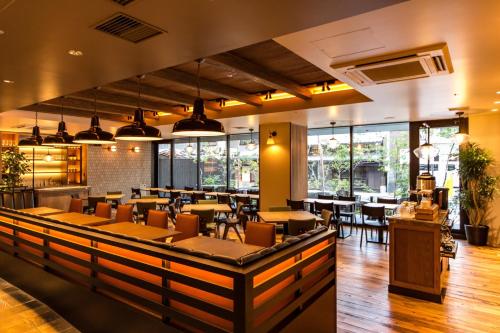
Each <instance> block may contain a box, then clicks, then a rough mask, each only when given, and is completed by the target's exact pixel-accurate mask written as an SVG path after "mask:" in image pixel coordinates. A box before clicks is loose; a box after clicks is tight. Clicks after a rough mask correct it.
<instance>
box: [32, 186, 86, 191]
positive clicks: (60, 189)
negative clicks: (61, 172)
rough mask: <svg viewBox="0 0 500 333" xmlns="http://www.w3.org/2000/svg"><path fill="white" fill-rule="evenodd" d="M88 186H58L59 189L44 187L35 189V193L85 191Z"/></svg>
mask: <svg viewBox="0 0 500 333" xmlns="http://www.w3.org/2000/svg"><path fill="white" fill-rule="evenodd" d="M89 188H90V186H59V187H46V188H37V189H35V191H37V192H62V191H74V190H87V189H89Z"/></svg>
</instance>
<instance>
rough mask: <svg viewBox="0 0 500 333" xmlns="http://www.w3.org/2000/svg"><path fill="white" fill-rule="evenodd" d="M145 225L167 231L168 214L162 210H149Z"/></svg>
mask: <svg viewBox="0 0 500 333" xmlns="http://www.w3.org/2000/svg"><path fill="white" fill-rule="evenodd" d="M146 225H149V226H152V227H157V228H163V229H168V213H167V212H166V211H164V210H150V211H149V212H148V219H147V221H146Z"/></svg>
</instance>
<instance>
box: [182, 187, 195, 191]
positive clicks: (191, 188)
mask: <svg viewBox="0 0 500 333" xmlns="http://www.w3.org/2000/svg"><path fill="white" fill-rule="evenodd" d="M192 190H194V187H191V186H184V191H192Z"/></svg>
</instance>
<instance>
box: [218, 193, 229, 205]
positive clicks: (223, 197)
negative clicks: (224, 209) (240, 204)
mask: <svg viewBox="0 0 500 333" xmlns="http://www.w3.org/2000/svg"><path fill="white" fill-rule="evenodd" d="M217 203H219V204H226V205H230V204H231V196H230V195H229V194H218V195H217Z"/></svg>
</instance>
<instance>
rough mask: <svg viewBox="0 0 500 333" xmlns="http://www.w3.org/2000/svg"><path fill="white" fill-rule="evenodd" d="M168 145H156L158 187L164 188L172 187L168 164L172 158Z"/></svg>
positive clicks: (169, 145)
mask: <svg viewBox="0 0 500 333" xmlns="http://www.w3.org/2000/svg"><path fill="white" fill-rule="evenodd" d="M171 147H172V146H171V144H170V143H161V144H159V145H158V186H160V187H165V186H171V185H172V179H171V177H170V176H171V174H172V173H171V169H170V165H171V164H170V163H171V158H172V151H171Z"/></svg>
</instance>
